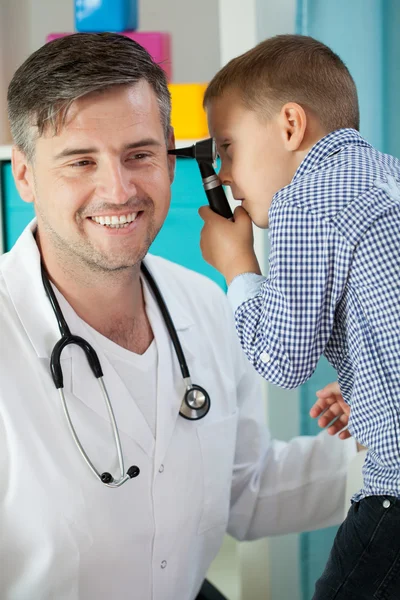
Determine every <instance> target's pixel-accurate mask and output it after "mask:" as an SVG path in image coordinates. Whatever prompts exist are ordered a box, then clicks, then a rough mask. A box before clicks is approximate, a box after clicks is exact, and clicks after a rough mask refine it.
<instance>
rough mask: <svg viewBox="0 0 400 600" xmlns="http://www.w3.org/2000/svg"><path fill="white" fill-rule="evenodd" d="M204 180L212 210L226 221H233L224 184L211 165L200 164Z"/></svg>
mask: <svg viewBox="0 0 400 600" xmlns="http://www.w3.org/2000/svg"><path fill="white" fill-rule="evenodd" d="M199 168H200V172H201V175H202V179H203V187H204V191H205V192H206V196H207V200H208V203H209V205H210V207H211V209H212V210H213V211H214V212H216V213H217V214H219V215H221V217H225V219H232V217H233V214H232V211H231V207H230V206H229V202H228V200H227V197H226V195H225V192H224V188H223V187H222V183H221V180H220V178H219V177H218V175H217V174H216V172H215V171H214V169H213V167H212V166H211V165H210V164H209V163H199Z"/></svg>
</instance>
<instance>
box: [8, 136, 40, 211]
mask: <svg viewBox="0 0 400 600" xmlns="http://www.w3.org/2000/svg"><path fill="white" fill-rule="evenodd" d="M11 167H12V173H13V176H14V180H15V185H16V186H17V190H18V192H19V195H20V196H21V198H22V200H24V202H34V200H35V186H34V179H33V169H32V164H31V163H30V162H29V161H28V159H27V157H26V155H25V154H24V153H23V152H22V151H21V150H19V149H18V148H17V147H16V146H13V149H12V153H11Z"/></svg>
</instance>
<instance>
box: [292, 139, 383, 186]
mask: <svg viewBox="0 0 400 600" xmlns="http://www.w3.org/2000/svg"><path fill="white" fill-rule="evenodd" d="M346 146H369V147H371V145H370V144H369V143H368V142H366V141H365V140H364V139H363V138H362V137H361V135H360V134H359V133H358V131H356V130H355V129H337V130H336V131H332V132H331V133H328V135H326V136H325V137H323V138H322V139H321V140H319V141H318V142H317V143H316V144H315V145H314V146H313V147H312V148H311V150H310V151H309V152H308V154H307V155H306V157H305V158H304V159H303V161H302V162H301V164H300V166H299V167H298V169H297V171H296V173H295V175H294V177H293V180H292V183H294V182H295V181H297V180H298V179H300V177H303V175H306V174H307V173H310V172H311V171H313V170H314V169H315V168H316V167H318V165H320V164H321V163H322V162H323V161H324V160H325V159H326V158H329V156H331V155H332V154H336V153H337V152H340V150H342V149H343V148H345V147H346Z"/></svg>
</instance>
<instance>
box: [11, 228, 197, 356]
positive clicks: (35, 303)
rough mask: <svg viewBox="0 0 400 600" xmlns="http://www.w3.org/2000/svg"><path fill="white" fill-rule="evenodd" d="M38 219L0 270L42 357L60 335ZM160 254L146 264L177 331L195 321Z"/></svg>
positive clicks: (50, 349) (49, 353)
mask: <svg viewBox="0 0 400 600" xmlns="http://www.w3.org/2000/svg"><path fill="white" fill-rule="evenodd" d="M36 226H37V224H36V219H34V220H33V221H32V222H31V223H30V224H29V225H28V226H27V227H26V228H25V230H24V231H23V233H22V234H21V236H20V237H19V238H18V240H17V242H16V243H15V245H14V246H13V248H12V249H11V250H10V252H8V253H7V254H5V255H3V257H1V260H0V272H1V273H2V274H3V277H4V281H5V284H6V287H7V290H8V293H9V295H10V298H11V300H12V303H13V305H14V308H15V311H16V313H17V314H18V317H19V319H20V321H21V323H22V325H23V327H24V329H25V331H26V334H27V336H28V338H29V340H30V342H31V344H32V345H33V347H34V349H35V351H36V353H37V355H38V356H39V357H40V358H50V356H51V352H52V349H53V347H54V345H55V343H56V342H57V340H58V339H59V338H60V333H59V329H58V325H57V322H56V319H55V317H54V313H53V310H52V308H51V306H50V303H49V301H48V299H47V296H46V292H45V290H44V287H43V284H42V277H41V270H40V253H39V249H38V247H37V244H36V241H35V238H34V235H33V234H34V231H35V230H36ZM154 259H156V257H151V256H148V257H147V258H146V264H147V265H148V267H149V270H150V271H151V272H152V274H153V276H154V279H155V280H156V282H157V284H158V285H159V287H160V290H161V293H162V294H163V296H164V299H165V302H166V304H167V306H168V310H169V312H170V313H171V317H172V320H173V322H174V325H175V328H176V330H177V331H183V330H185V329H188V328H190V327H192V326H193V325H194V321H193V318H192V316H191V314H190V313H189V312H188V308H187V307H186V306H185V305H184V304H183V303H182V302H181V301H180V300H179V298H178V297H177V296H176V294H175V293H174V289H172V290H171V286H170V282H169V281H167V279H166V276H165V274H164V273H163V272H162V267H161V266H160V265H158V263H157V259H156V260H154Z"/></svg>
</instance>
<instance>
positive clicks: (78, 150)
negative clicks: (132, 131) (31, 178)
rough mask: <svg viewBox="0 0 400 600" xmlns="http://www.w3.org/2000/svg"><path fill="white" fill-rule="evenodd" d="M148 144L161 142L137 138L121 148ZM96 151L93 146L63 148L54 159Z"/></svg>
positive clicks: (126, 148) (146, 145)
mask: <svg viewBox="0 0 400 600" xmlns="http://www.w3.org/2000/svg"><path fill="white" fill-rule="evenodd" d="M148 146H156V147H160V146H161V142H160V141H158V140H156V139H153V138H145V139H143V140H138V141H137V142H132V143H130V144H126V145H125V146H123V150H134V149H135V148H144V147H148ZM98 152H99V150H98V148H95V147H92V148H65V149H64V150H62V151H61V152H59V153H58V154H56V155H55V157H54V160H61V159H62V158H68V157H70V156H79V155H83V154H97V153H98Z"/></svg>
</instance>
